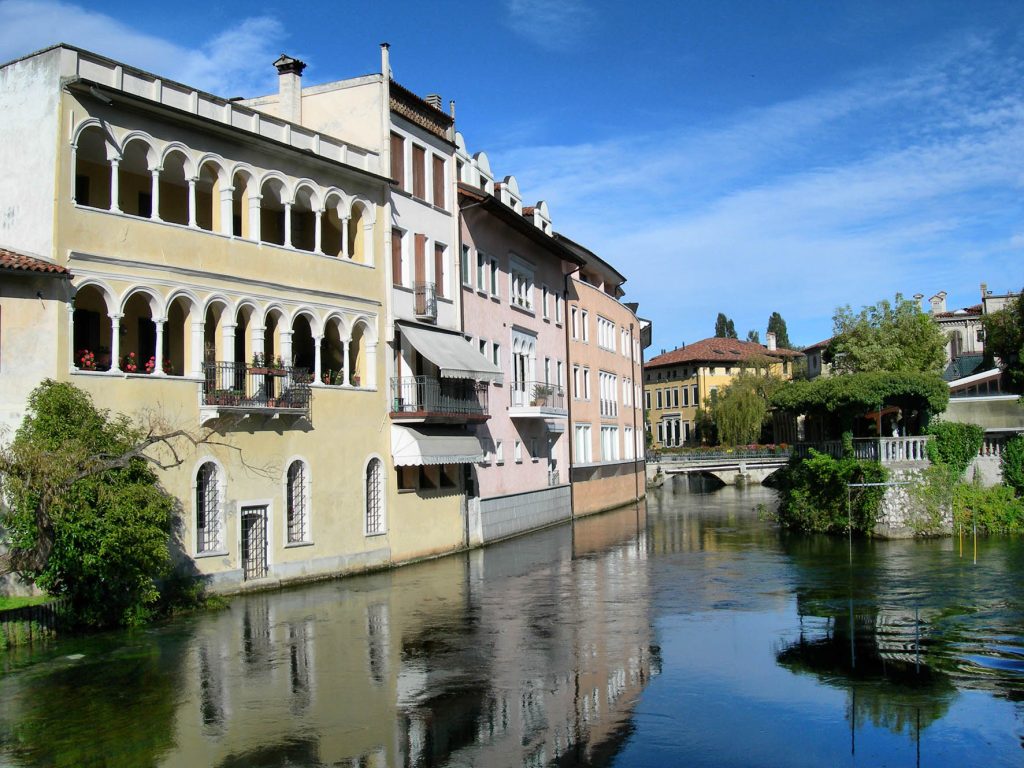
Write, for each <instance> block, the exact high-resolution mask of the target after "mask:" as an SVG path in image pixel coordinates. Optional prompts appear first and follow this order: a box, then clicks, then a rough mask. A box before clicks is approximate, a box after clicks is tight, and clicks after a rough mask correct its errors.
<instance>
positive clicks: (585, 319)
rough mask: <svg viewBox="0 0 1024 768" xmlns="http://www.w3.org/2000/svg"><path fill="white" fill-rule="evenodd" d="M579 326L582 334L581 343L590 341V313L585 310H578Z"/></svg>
mask: <svg viewBox="0 0 1024 768" xmlns="http://www.w3.org/2000/svg"><path fill="white" fill-rule="evenodd" d="M580 326H581V330H582V332H583V341H590V313H589V312H587V310H585V309H581V310H580Z"/></svg>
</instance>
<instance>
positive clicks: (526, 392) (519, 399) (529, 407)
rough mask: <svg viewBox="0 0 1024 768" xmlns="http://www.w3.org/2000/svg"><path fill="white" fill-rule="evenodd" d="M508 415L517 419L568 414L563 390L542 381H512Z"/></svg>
mask: <svg viewBox="0 0 1024 768" xmlns="http://www.w3.org/2000/svg"><path fill="white" fill-rule="evenodd" d="M511 396H512V400H511V403H510V405H509V409H508V415H509V416H511V417H512V418H514V419H515V418H519V419H545V418H552V417H554V418H559V417H563V418H564V417H566V416H568V415H569V411H568V410H567V408H566V404H565V390H564V389H563V388H562V387H560V386H558V385H557V384H549V383H547V382H544V381H513V382H512V387H511Z"/></svg>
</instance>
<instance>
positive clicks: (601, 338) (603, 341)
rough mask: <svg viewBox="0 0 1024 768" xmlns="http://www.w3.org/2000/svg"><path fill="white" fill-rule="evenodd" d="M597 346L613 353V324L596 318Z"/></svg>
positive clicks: (605, 319) (604, 319)
mask: <svg viewBox="0 0 1024 768" xmlns="http://www.w3.org/2000/svg"><path fill="white" fill-rule="evenodd" d="M597 345H598V346H599V347H601V349H607V350H608V351H609V352H614V351H615V323H613V322H612V321H611V320H608V319H607V318H604V317H601V316H600V315H598V316H597Z"/></svg>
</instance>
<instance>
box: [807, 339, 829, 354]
mask: <svg viewBox="0 0 1024 768" xmlns="http://www.w3.org/2000/svg"><path fill="white" fill-rule="evenodd" d="M832 338H833V337H832V336H829V337H828V338H827V339H825V340H824V341H819V342H818V343H817V344H811V345H810V346H807V347H804V348H803V349H802V350H801V351H802V352H803V353H804V354H805V355H806V354H807V353H808V352H814V351H815V350H817V349H825V347H827V346H828V345H829V344H831V343H832Z"/></svg>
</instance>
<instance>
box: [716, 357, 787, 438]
mask: <svg viewBox="0 0 1024 768" xmlns="http://www.w3.org/2000/svg"><path fill="white" fill-rule="evenodd" d="M781 384H782V380H781V379H780V378H778V377H777V376H774V375H772V374H771V373H769V372H768V368H767V366H757V367H754V368H750V369H744V370H743V371H741V372H740V373H739V375H738V376H736V377H735V378H734V379H733V380H732V382H731V383H730V384H729V386H727V387H724V388H723V389H721V390H719V392H718V397H717V398H716V400H715V402H714V404H713V405H712V408H711V415H712V418H713V419H714V422H715V426H716V427H717V428H718V438H719V440H720V441H721V442H722V443H723V444H725V445H748V444H750V443H756V442H758V440H759V439H760V437H761V430H762V429H763V428H764V425H765V423H766V421H767V419H768V400H769V398H770V397H771V396H772V395H773V394H774V393H775V391H776V390H777V389H778V388H779V386H780V385H781Z"/></svg>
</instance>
